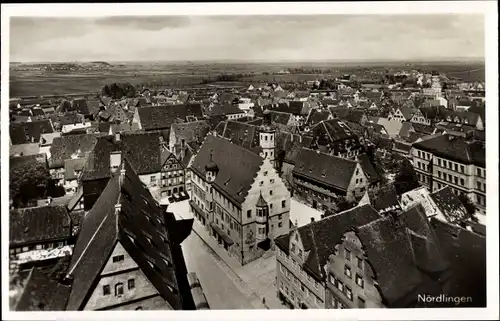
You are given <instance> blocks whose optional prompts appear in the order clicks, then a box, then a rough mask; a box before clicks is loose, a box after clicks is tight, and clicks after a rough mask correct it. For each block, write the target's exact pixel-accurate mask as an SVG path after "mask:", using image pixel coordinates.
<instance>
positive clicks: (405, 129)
mask: <svg viewBox="0 0 500 321" xmlns="http://www.w3.org/2000/svg"><path fill="white" fill-rule="evenodd" d="M412 129H413V124H412V123H410V122H407V121H405V122H403V126H401V129H400V130H399V134H398V135H399V136H401V137H408V136H409V135H410V131H411V130H412Z"/></svg>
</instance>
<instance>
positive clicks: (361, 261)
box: [356, 257, 363, 270]
mask: <svg viewBox="0 0 500 321" xmlns="http://www.w3.org/2000/svg"><path fill="white" fill-rule="evenodd" d="M356 259H357V261H358V269H361V270H362V269H363V259H361V258H359V257H357V258H356Z"/></svg>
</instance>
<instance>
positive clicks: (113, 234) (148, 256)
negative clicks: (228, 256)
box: [65, 157, 195, 310]
mask: <svg viewBox="0 0 500 321" xmlns="http://www.w3.org/2000/svg"><path fill="white" fill-rule="evenodd" d="M117 164H118V165H117V166H115V167H113V168H112V172H111V177H110V178H109V180H108V183H107V185H106V187H105V189H104V190H103V192H102V193H101V194H100V195H99V197H98V199H97V201H96V203H95V206H94V207H92V209H91V210H90V211H89V212H88V213H87V214H86V215H85V218H84V222H83V224H82V228H81V230H80V233H79V235H78V239H77V242H76V245H75V250H74V252H73V256H72V260H71V263H70V265H69V269H68V272H67V275H66V277H65V280H66V282H67V283H68V284H71V293H70V295H69V298H68V303H67V307H66V310H194V309H195V303H194V301H193V296H192V293H191V288H190V285H189V282H188V279H187V268H186V265H185V262H184V257H183V253H182V248H181V243H182V241H183V240H184V239H185V238H186V237H187V236H188V235H189V233H190V232H191V228H192V224H193V220H192V219H191V220H176V219H175V217H174V214H173V213H170V212H167V211H166V210H164V209H163V208H162V207H161V206H160V205H159V204H158V203H157V202H156V201H155V200H154V198H153V197H152V195H151V193H150V192H149V191H148V190H147V188H145V186H144V184H143V183H142V182H141V180H140V178H139V176H138V175H137V173H136V172H135V170H134V169H133V167H132V166H131V165H130V163H129V162H128V161H127V159H126V158H125V157H124V158H120V159H119V161H118V162H117Z"/></svg>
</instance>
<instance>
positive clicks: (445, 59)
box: [10, 57, 486, 64]
mask: <svg viewBox="0 0 500 321" xmlns="http://www.w3.org/2000/svg"><path fill="white" fill-rule="evenodd" d="M485 60H486V59H485V57H441V58H437V57H436V58H417V59H386V60H384V59H310V60H299V59H282V60H275V59H274V60H272V59H269V60H268V59H245V58H242V59H238V58H233V59H188V60H179V59H174V60H156V59H150V60H133V59H131V60H104V59H93V60H90V59H89V60H59V61H55V60H54V61H35V60H15V61H10V63H11V64H12V63H21V64H28V63H31V64H49V63H60V64H64V63H95V62H106V63H202V62H204V63H213V62H219V63H220V62H242V63H349V62H353V63H375V62H376V63H393V62H399V63H421V62H461V61H476V62H485Z"/></svg>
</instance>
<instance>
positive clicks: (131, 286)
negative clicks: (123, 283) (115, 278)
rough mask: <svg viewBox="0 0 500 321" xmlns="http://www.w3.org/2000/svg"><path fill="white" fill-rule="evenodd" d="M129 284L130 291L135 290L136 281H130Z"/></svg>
mask: <svg viewBox="0 0 500 321" xmlns="http://www.w3.org/2000/svg"><path fill="white" fill-rule="evenodd" d="M127 284H128V289H129V290H132V289H135V279H130V280H128V282H127Z"/></svg>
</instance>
